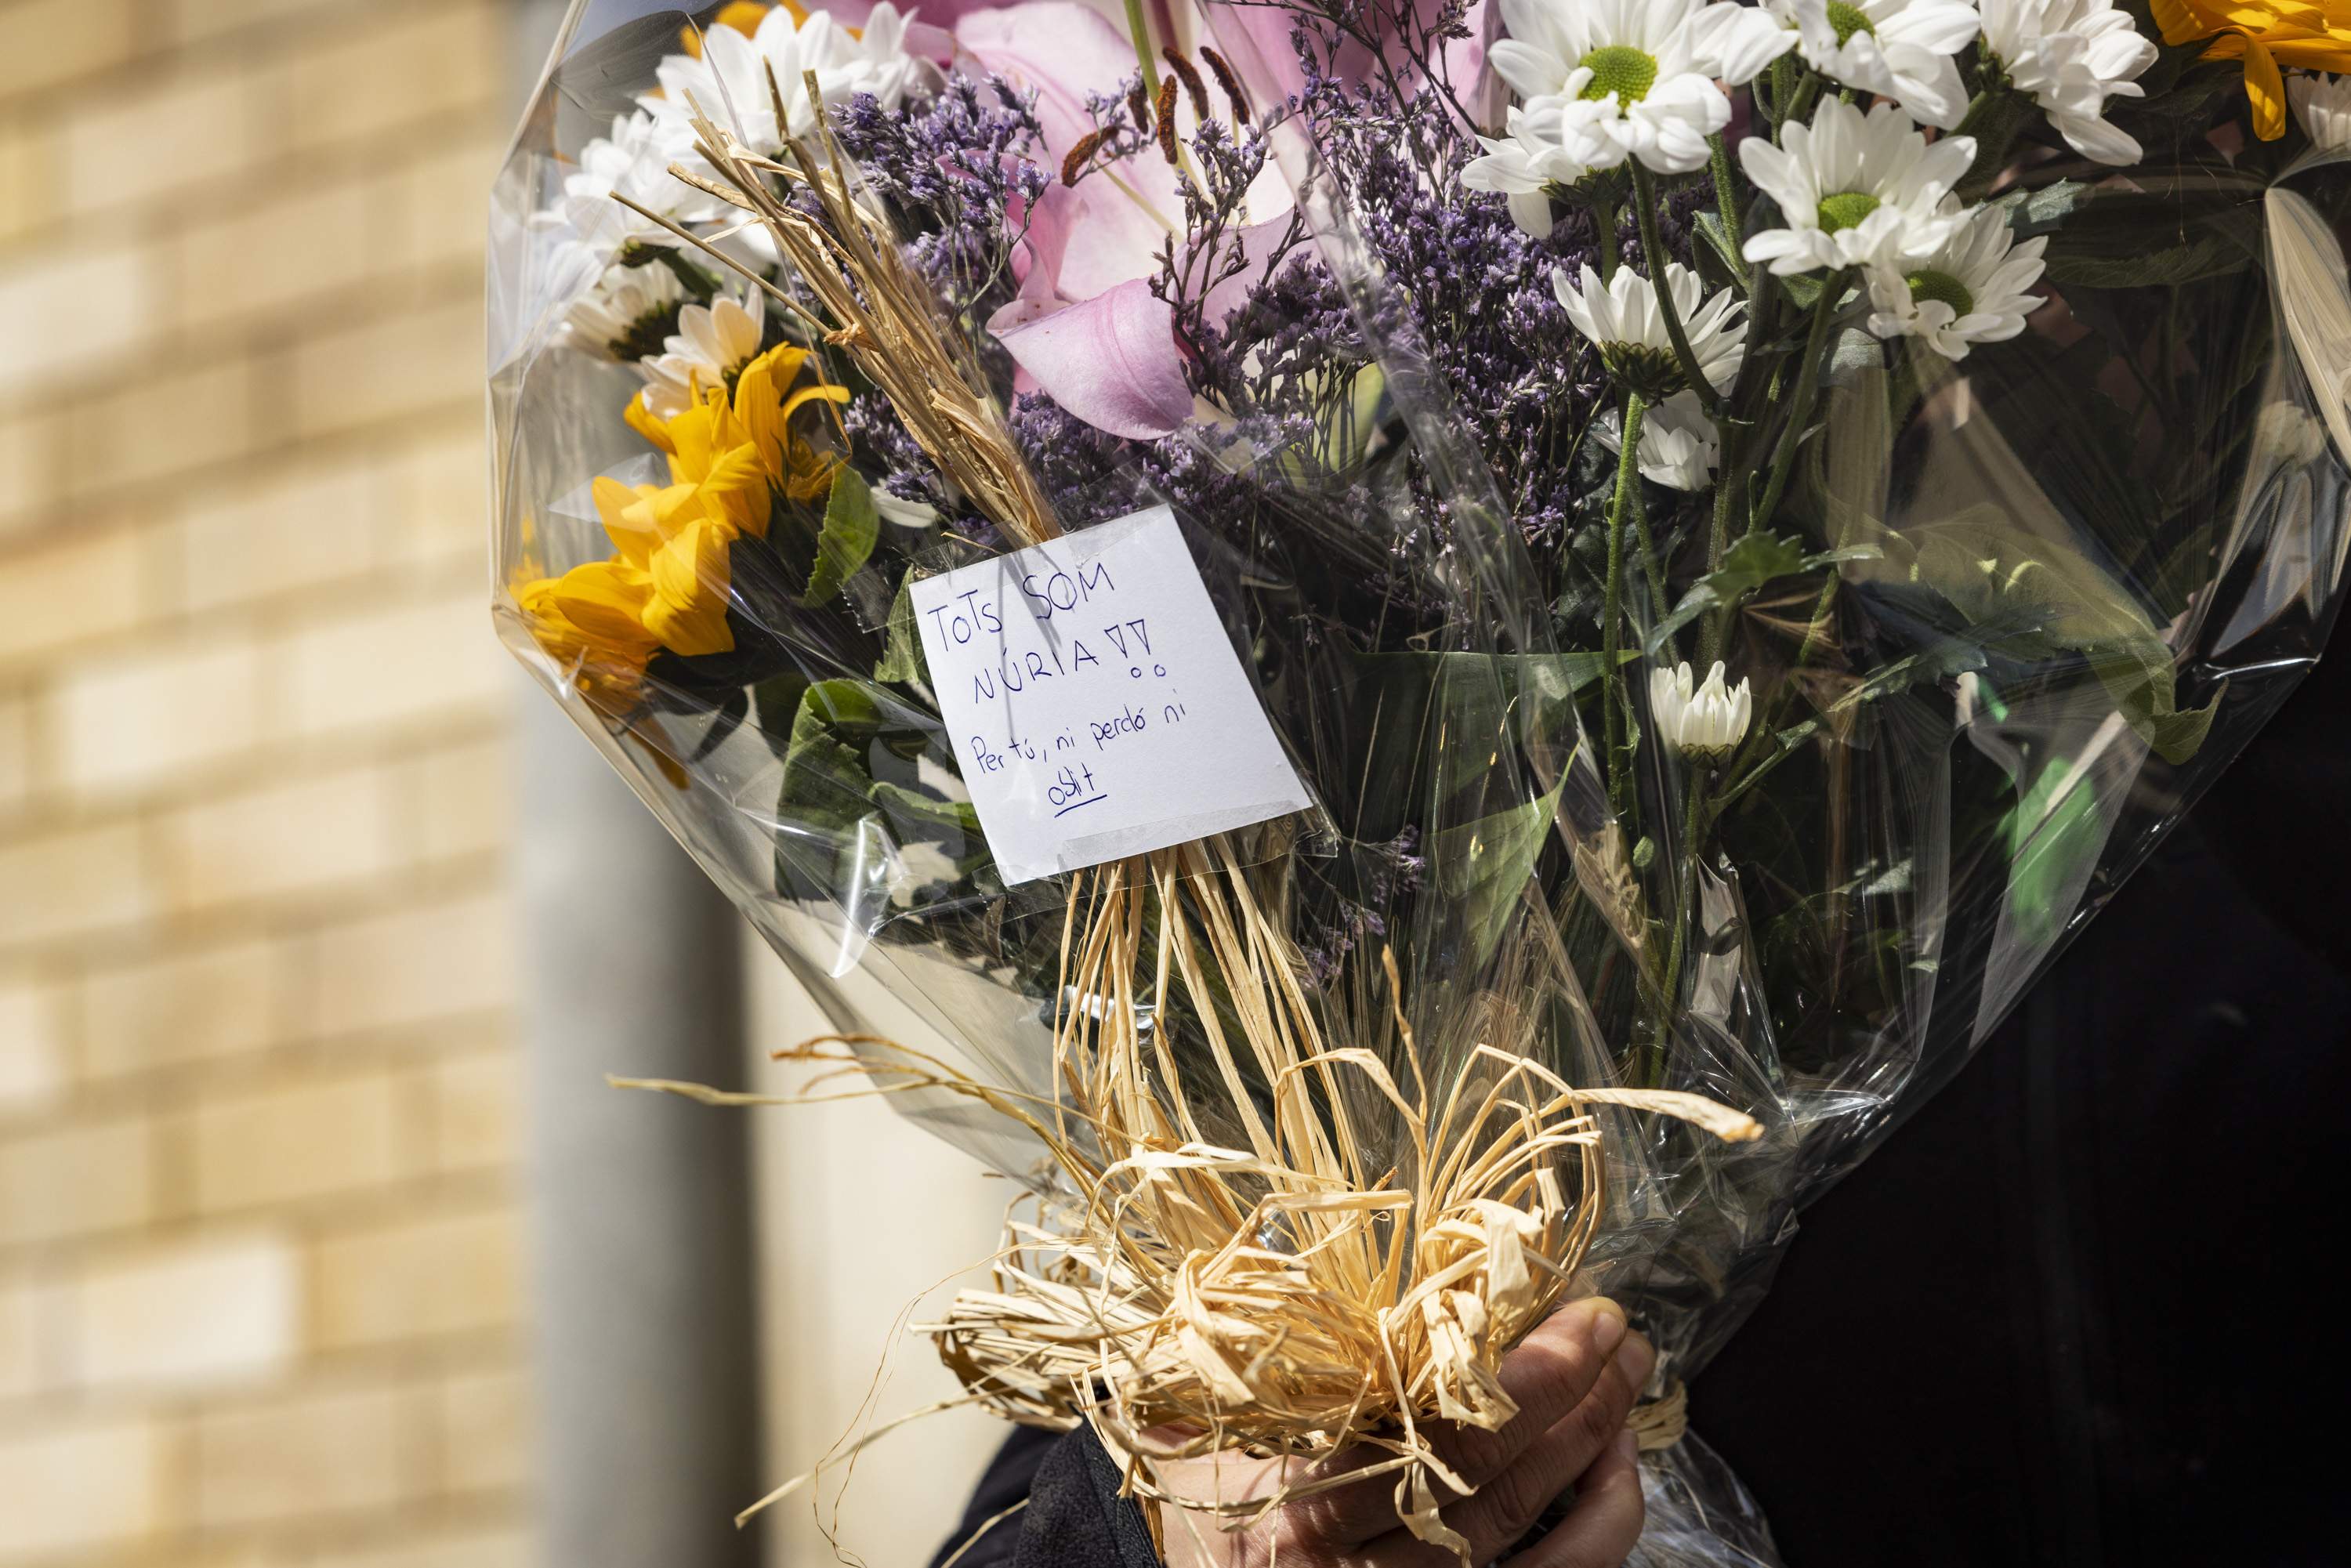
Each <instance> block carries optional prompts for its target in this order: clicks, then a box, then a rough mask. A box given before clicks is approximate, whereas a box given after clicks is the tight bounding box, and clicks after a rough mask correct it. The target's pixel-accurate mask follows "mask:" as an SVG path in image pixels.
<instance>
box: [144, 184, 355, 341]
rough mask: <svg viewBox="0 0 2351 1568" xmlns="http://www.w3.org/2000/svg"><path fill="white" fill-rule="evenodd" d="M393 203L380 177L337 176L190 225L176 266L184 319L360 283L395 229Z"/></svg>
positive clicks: (242, 311) (208, 321) (202, 320)
mask: <svg viewBox="0 0 2351 1568" xmlns="http://www.w3.org/2000/svg"><path fill="white" fill-rule="evenodd" d="M389 204H390V198H389V197H387V196H386V195H384V194H382V193H381V192H380V190H379V187H378V184H377V183H375V182H371V181H362V180H357V179H351V178H348V177H345V178H338V179H335V180H334V181H333V182H332V183H329V184H326V185H323V186H320V187H319V188H317V189H312V190H299V191H296V192H294V193H292V194H289V195H286V196H283V197H280V198H279V199H278V200H276V201H273V202H270V203H269V204H266V205H265V206H261V207H258V208H256V209H255V210H253V211H251V212H248V213H241V214H236V215H235V216H234V217H230V218H227V219H225V220H223V221H221V222H218V223H213V224H207V225H204V226H203V227H201V228H195V229H191V230H189V231H188V232H187V233H186V234H184V235H182V236H181V240H180V250H179V255H178V265H177V267H175V268H174V277H173V283H174V286H175V288H176V292H177V295H178V298H179V301H180V306H179V315H180V319H181V320H182V321H183V322H185V323H187V324H188V325H190V326H192V327H195V328H199V329H202V328H206V327H210V326H213V325H214V324H216V323H219V322H222V321H226V320H234V319H241V318H245V317H251V316H256V315H260V314H263V313H266V312H273V311H286V310H288V309H291V308H294V307H296V306H298V305H299V304H300V303H302V302H303V301H305V300H308V299H313V298H318V297H319V296H320V295H325V294H331V293H334V292H336V291H338V290H350V289H353V288H356V287H360V286H361V285H363V284H365V283H366V282H367V281H368V279H369V278H371V277H373V276H374V275H375V273H376V271H377V269H378V267H379V265H380V263H381V260H382V257H383V255H384V250H385V241H386V240H387V238H388V237H389V236H390V235H392V234H393V233H394V232H395V229H396V224H395V221H394V220H395V218H396V216H397V214H395V213H394V212H392V211H391V210H389ZM329 319H331V318H329Z"/></svg>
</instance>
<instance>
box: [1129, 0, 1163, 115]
mask: <svg viewBox="0 0 2351 1568" xmlns="http://www.w3.org/2000/svg"><path fill="white" fill-rule="evenodd" d="M1126 36H1127V38H1128V40H1129V41H1130V42H1132V43H1133V44H1134V63H1135V64H1136V65H1139V66H1141V67H1142V68H1143V90H1144V92H1146V93H1148V94H1149V95H1150V97H1151V100H1152V101H1153V102H1154V103H1156V102H1157V101H1159V67H1158V66H1157V65H1156V64H1155V63H1154V61H1153V60H1152V57H1151V23H1150V21H1149V19H1148V18H1146V17H1145V16H1144V14H1143V0H1126Z"/></svg>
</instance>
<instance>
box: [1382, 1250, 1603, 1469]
mask: <svg viewBox="0 0 2351 1568" xmlns="http://www.w3.org/2000/svg"><path fill="white" fill-rule="evenodd" d="M1625 1333H1626V1329H1625V1309H1624V1308H1622V1307H1620V1306H1618V1305H1617V1304H1616V1303H1615V1302H1614V1301H1610V1300H1609V1299H1608V1298H1607V1297H1605V1296H1589V1297H1586V1298H1585V1299H1583V1301H1574V1302H1571V1303H1570V1304H1568V1305H1567V1306H1565V1307H1562V1308H1561V1309H1560V1310H1559V1311H1558V1312H1554V1313H1552V1315H1551V1316H1550V1317H1549V1318H1548V1319H1546V1320H1545V1321H1544V1322H1541V1324H1539V1325H1537V1327H1536V1328H1535V1331H1534V1332H1533V1333H1530V1334H1529V1335H1527V1337H1526V1338H1525V1339H1524V1340H1522V1341H1520V1343H1519V1347H1518V1348H1517V1349H1516V1350H1514V1351H1512V1352H1510V1354H1508V1355H1506V1356H1504V1357H1503V1358H1502V1365H1501V1382H1502V1390H1503V1392H1504V1393H1506V1394H1508V1395H1509V1396H1510V1399H1511V1401H1512V1403H1514V1404H1516V1405H1517V1406H1518V1407H1519V1413H1518V1415H1517V1416H1516V1417H1515V1418H1513V1419H1512V1420H1511V1421H1510V1424H1509V1425H1508V1426H1505V1427H1502V1428H1501V1429H1500V1430H1499V1431H1493V1432H1485V1431H1480V1430H1479V1429H1478V1428H1477V1427H1463V1426H1459V1425H1454V1424H1447V1425H1446V1426H1444V1427H1439V1428H1437V1429H1435V1430H1433V1431H1432V1432H1431V1433H1430V1437H1429V1447H1430V1448H1434V1449H1435V1450H1436V1451H1437V1458H1440V1459H1442V1460H1444V1461H1445V1463H1446V1465H1447V1467H1448V1468H1449V1469H1452V1471H1453V1472H1454V1473H1455V1474H1456V1475H1458V1476H1459V1477H1460V1478H1461V1479H1463V1480H1466V1481H1468V1483H1469V1485H1470V1486H1471V1487H1472V1488H1478V1487H1482V1486H1483V1485H1485V1483H1486V1482H1487V1481H1489V1480H1491V1479H1493V1478H1494V1477H1496V1476H1498V1475H1500V1474H1501V1473H1502V1472H1503V1471H1504V1470H1505V1469H1509V1468H1510V1463H1511V1462H1512V1461H1513V1460H1515V1459H1516V1458H1518V1457H1519V1456H1520V1454H1522V1453H1524V1452H1526V1450H1527V1449H1528V1448H1530V1447H1531V1445H1532V1444H1533V1443H1534V1442H1535V1441H1536V1439H1538V1438H1539V1437H1541V1436H1542V1435H1543V1434H1544V1433H1546V1432H1548V1431H1550V1430H1551V1429H1552V1427H1555V1426H1557V1425H1558V1424H1559V1423H1560V1422H1561V1421H1562V1420H1563V1419H1565V1418H1566V1416H1568V1414H1569V1413H1570V1412H1571V1411H1573V1410H1574V1409H1575V1408H1576V1407H1577V1406H1580V1405H1582V1404H1583V1400H1584V1396H1587V1395H1589V1394H1590V1393H1591V1392H1592V1390H1593V1387H1594V1386H1595V1385H1598V1384H1599V1383H1600V1381H1601V1379H1602V1378H1603V1377H1604V1376H1605V1375H1607V1373H1608V1370H1609V1367H1610V1365H1611V1364H1612V1363H1613V1362H1614V1358H1615V1355H1616V1352H1617V1350H1618V1349H1619V1348H1620V1347H1621V1346H1622V1345H1623V1344H1624V1343H1625ZM1622 1419H1623V1418H1622V1417H1621V1416H1620V1417H1619V1418H1618V1422H1617V1423H1615V1424H1612V1425H1611V1426H1610V1427H1609V1428H1608V1430H1607V1431H1606V1432H1603V1433H1602V1434H1601V1440H1602V1441H1606V1440H1607V1437H1609V1435H1610V1434H1612V1433H1614V1430H1615V1427H1616V1425H1618V1424H1621V1422H1622Z"/></svg>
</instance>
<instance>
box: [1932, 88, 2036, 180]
mask: <svg viewBox="0 0 2351 1568" xmlns="http://www.w3.org/2000/svg"><path fill="white" fill-rule="evenodd" d="M2033 109H2034V105H2033V102H2032V97H2031V96H2030V95H2029V94H2026V93H2021V92H2011V91H2007V90H2005V89H1999V88H1987V89H1985V90H1983V91H1982V92H1980V93H1978V94H1976V96H1975V97H1974V98H1973V99H1970V101H1969V103H1968V112H1967V116H1966V118H1965V119H1963V120H1960V121H1959V130H1958V131H1956V132H1955V133H1954V134H1956V135H1959V136H1972V137H1974V138H1975V141H1976V157H1975V162H1972V163H1970V164H1969V165H1968V172H1966V173H1965V174H1963V175H1961V176H1960V177H1959V183H1958V184H1957V185H1955V186H1954V187H1952V189H1953V191H1954V192H1955V193H1957V194H1958V196H1959V199H1960V200H1961V201H1963V202H1972V201H1974V200H1976V199H1977V198H1979V197H1980V196H1981V195H1982V194H1983V193H1984V192H1985V191H1986V190H1988V189H1990V188H1991V183H1992V181H1993V180H1994V179H1996V178H1997V177H1998V176H1999V174H2000V172H2001V170H2002V169H2004V168H2006V167H2008V150H2009V149H2010V148H2011V147H2013V146H2014V145H2016V137H2017V133H2018V132H2019V131H2022V130H2023V129H2024V127H2025V125H2026V124H2027V122H2029V121H2030V120H2032V114H2033Z"/></svg>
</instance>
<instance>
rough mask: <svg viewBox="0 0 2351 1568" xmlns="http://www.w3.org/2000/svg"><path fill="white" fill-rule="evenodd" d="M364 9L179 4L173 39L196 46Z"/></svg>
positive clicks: (314, 1) (265, 0)
mask: <svg viewBox="0 0 2351 1568" xmlns="http://www.w3.org/2000/svg"><path fill="white" fill-rule="evenodd" d="M364 9H366V7H365V6H364V5H363V3H362V0H177V3H176V4H175V5H172V37H175V38H176V39H178V40H179V41H180V42H182V43H196V42H200V41H202V40H204V39H206V38H213V37H219V36H220V35H222V34H224V33H231V32H235V31H236V30H238V29H239V28H243V27H250V26H256V24H260V23H265V22H267V23H277V24H280V25H283V24H287V23H300V22H309V21H313V20H317V21H334V20H340V19H342V18H345V17H349V16H353V15H356V14H358V13H360V12H361V11H362V10H364ZM272 37H276V35H275V34H273V35H272Z"/></svg>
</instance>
